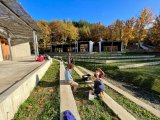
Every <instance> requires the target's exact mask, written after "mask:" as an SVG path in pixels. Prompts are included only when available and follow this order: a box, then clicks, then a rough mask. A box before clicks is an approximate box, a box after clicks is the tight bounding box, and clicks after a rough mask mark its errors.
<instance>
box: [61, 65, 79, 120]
mask: <svg viewBox="0 0 160 120" xmlns="http://www.w3.org/2000/svg"><path fill="white" fill-rule="evenodd" d="M64 71H65V67H64V64H63V62H60V100H61V101H60V113H61V114H60V119H61V120H63V112H64V111H65V110H70V111H71V112H72V113H73V115H74V116H75V117H76V119H77V120H80V116H79V113H78V110H77V106H76V102H75V100H74V96H73V93H72V90H71V86H70V85H67V84H65V82H64V80H65V78H64V76H65V75H64Z"/></svg>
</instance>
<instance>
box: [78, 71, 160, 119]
mask: <svg viewBox="0 0 160 120" xmlns="http://www.w3.org/2000/svg"><path fill="white" fill-rule="evenodd" d="M80 70H81V69H80ZM105 92H106V93H107V94H108V95H109V96H110V97H112V99H114V100H115V101H116V102H117V103H119V104H120V105H121V106H123V107H124V108H125V109H126V110H127V111H129V112H130V113H131V114H132V115H134V116H135V118H136V119H138V120H159V119H158V118H157V117H156V116H155V115H153V114H152V113H150V112H148V111H147V110H145V109H144V108H142V107H140V106H138V105H137V104H136V103H134V102H132V101H130V100H129V99H127V98H126V97H124V96H123V95H121V94H119V93H118V92H116V91H115V90H113V89H111V88H110V87H108V86H106V90H105Z"/></svg>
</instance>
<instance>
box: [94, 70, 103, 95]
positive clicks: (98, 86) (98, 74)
mask: <svg viewBox="0 0 160 120" xmlns="http://www.w3.org/2000/svg"><path fill="white" fill-rule="evenodd" d="M104 75H105V74H104V72H103V71H102V70H101V69H100V68H97V69H96V71H95V74H94V77H95V78H96V80H95V81H94V93H95V94H96V96H97V97H99V96H100V97H103V93H104V91H105V85H104V83H103V81H102V79H103V78H104Z"/></svg>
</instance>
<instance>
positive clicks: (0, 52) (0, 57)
mask: <svg viewBox="0 0 160 120" xmlns="http://www.w3.org/2000/svg"><path fill="white" fill-rule="evenodd" d="M0 61H3V55H2V47H1V41H0Z"/></svg>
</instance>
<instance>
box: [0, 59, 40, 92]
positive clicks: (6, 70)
mask: <svg viewBox="0 0 160 120" xmlns="http://www.w3.org/2000/svg"><path fill="white" fill-rule="evenodd" d="M42 64H43V62H41V63H40V62H36V61H34V58H33V59H32V58H29V59H27V60H23V61H19V60H17V61H2V62H0V94H2V93H3V92H5V91H6V90H7V89H9V88H10V87H11V86H13V85H14V84H15V83H17V82H18V81H20V80H22V79H23V78H24V77H25V76H26V75H28V74H29V73H31V72H32V71H33V70H35V69H36V68H38V67H39V66H41V65H42Z"/></svg>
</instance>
